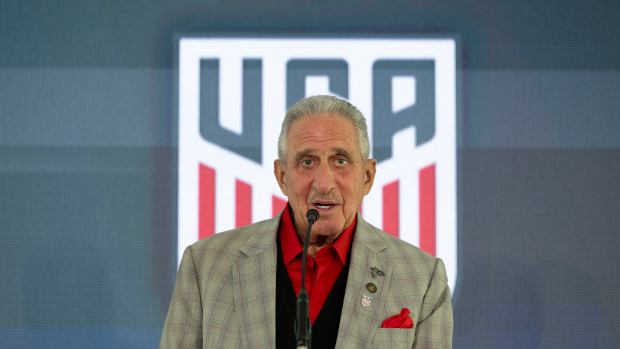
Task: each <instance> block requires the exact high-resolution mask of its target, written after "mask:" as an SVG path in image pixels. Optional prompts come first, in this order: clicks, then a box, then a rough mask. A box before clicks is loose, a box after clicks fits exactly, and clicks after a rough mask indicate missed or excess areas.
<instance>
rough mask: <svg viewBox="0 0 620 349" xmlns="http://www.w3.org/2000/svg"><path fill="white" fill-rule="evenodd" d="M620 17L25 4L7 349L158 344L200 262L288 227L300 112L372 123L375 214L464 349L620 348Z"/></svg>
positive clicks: (15, 123)
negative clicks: (231, 239) (295, 121)
mask: <svg viewBox="0 0 620 349" xmlns="http://www.w3.org/2000/svg"><path fill="white" fill-rule="evenodd" d="M618 13H620V3H618V2H617V1H598V2H595V3H591V2H588V1H570V2H522V1H519V2H517V1H514V2H502V3H497V2H488V3H484V2H471V3H467V4H465V3H463V2H462V1H448V2H443V3H431V2H428V1H418V2H400V1H397V2H389V3H384V2H371V1H338V2H323V1H321V2H291V1H268V2H255V1H229V2H218V1H208V2H207V1H205V2H191V1H176V2H174V3H172V2H170V3H168V2H164V1H150V2H143V1H132V2H128V3H121V2H109V1H108V2H96V1H92V2H82V1H64V2H62V4H51V3H48V2H44V1H30V2H17V1H15V2H14V1H3V2H2V4H0V198H1V200H0V348H153V347H156V346H157V345H158V341H159V336H160V334H161V327H162V326H163V321H164V317H165V314H166V311H167V308H168V303H169V301H170V296H171V293H172V288H173V284H174V278H175V274H176V268H177V265H178V264H177V263H178V260H179V258H180V255H179V251H182V250H183V249H184V248H185V247H186V246H187V245H188V244H190V243H192V242H193V241H196V240H197V239H200V238H204V237H206V236H209V235H211V234H214V233H217V232H219V231H222V230H225V229H229V228H233V227H235V226H239V225H244V224H247V223H250V222H252V221H256V220H260V219H264V218H268V217H271V216H272V215H274V214H275V213H277V211H278V210H279V209H280V208H281V207H282V206H283V204H284V201H283V200H284V197H283V196H282V194H281V193H280V192H279V190H278V188H277V186H276V183H275V180H273V179H272V175H271V174H270V173H271V166H272V163H273V160H274V159H275V157H276V137H277V133H278V131H279V126H280V122H281V120H282V118H283V115H284V112H285V110H286V108H287V107H288V106H290V105H291V104H292V103H293V102H294V101H295V100H297V99H299V98H301V97H303V96H306V95H311V94H317V93H321V94H331V95H336V96H340V97H343V98H346V99H348V100H350V101H351V102H353V103H354V104H356V105H357V106H359V107H360V109H361V110H362V112H364V114H365V115H366V116H367V118H368V122H369V131H370V136H371V154H372V156H373V157H375V158H376V159H377V160H378V171H379V173H378V177H377V182H376V183H375V187H374V189H373V192H372V193H371V195H369V196H368V197H367V198H366V199H365V201H364V204H363V207H362V211H363V212H362V213H363V215H364V217H366V218H367V219H368V220H369V221H371V222H372V223H373V224H375V225H377V226H379V227H381V228H383V229H385V230H386V231H388V232H389V233H391V234H393V235H396V236H399V237H400V238H402V239H405V240H407V241H410V242H411V243H413V244H416V245H418V246H420V247H421V248H422V249H424V250H426V251H428V252H430V253H432V254H435V255H437V256H439V257H441V258H442V259H444V260H445V261H446V267H447V270H448V275H449V277H450V286H451V288H452V294H453V306H454V315H455V329H454V347H455V348H617V347H620V333H619V332H618V328H620V277H619V273H618V270H619V269H620V257H619V256H620V254H618V253H616V250H617V249H618V248H620V136H619V135H620V112H619V110H620V93H619V91H620V72H619V68H620V43H619V41H618V38H619V37H620V26H618V24H617V23H618V20H619V18H618Z"/></svg>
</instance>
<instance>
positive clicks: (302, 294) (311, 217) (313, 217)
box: [295, 208, 319, 349]
mask: <svg viewBox="0 0 620 349" xmlns="http://www.w3.org/2000/svg"><path fill="white" fill-rule="evenodd" d="M306 219H307V220H308V227H307V228H306V238H305V239H304V250H303V252H302V256H301V287H300V288H299V296H298V297H297V317H296V320H295V321H296V326H295V327H296V331H295V337H296V339H297V349H310V345H311V342H312V328H311V326H310V316H309V315H310V314H309V303H310V301H309V300H308V293H307V292H306V258H308V257H307V254H308V242H309V241H310V230H311V229H312V225H313V224H314V222H316V221H317V220H318V219H319V212H318V211H317V210H315V209H313V208H311V209H309V210H308V212H306Z"/></svg>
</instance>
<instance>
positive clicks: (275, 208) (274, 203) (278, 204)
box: [271, 195, 286, 217]
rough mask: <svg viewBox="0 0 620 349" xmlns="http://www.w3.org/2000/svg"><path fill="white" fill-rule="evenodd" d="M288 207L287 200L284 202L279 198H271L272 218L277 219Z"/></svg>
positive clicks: (273, 196)
mask: <svg viewBox="0 0 620 349" xmlns="http://www.w3.org/2000/svg"><path fill="white" fill-rule="evenodd" d="M285 206H286V200H282V199H280V198H279V197H277V196H275V195H272V196H271V216H272V217H275V216H276V215H277V214H278V213H280V211H282V210H283V209H284V207H285Z"/></svg>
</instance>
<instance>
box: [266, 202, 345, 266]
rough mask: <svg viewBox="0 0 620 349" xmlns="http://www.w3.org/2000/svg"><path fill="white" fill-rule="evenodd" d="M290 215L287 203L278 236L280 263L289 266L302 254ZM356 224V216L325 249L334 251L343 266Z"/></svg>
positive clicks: (299, 241) (301, 247)
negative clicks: (280, 252) (329, 248)
mask: <svg viewBox="0 0 620 349" xmlns="http://www.w3.org/2000/svg"><path fill="white" fill-rule="evenodd" d="M291 213H292V209H291V206H290V204H289V203H287V204H286V207H285V208H284V211H283V212H282V216H281V218H280V226H279V227H278V236H279V239H280V245H281V247H282V261H283V262H284V264H285V265H287V264H289V262H291V261H292V260H294V259H295V258H297V257H298V256H299V255H300V254H301V253H302V252H303V243H302V241H301V238H300V237H299V235H297V231H296V230H295V224H294V223H293V216H292V214H291ZM356 224H357V216H356V217H355V218H354V219H353V222H352V223H351V224H350V225H349V226H348V227H347V228H345V230H344V231H343V232H342V233H341V234H340V235H339V236H338V238H336V240H335V241H333V242H332V243H331V244H330V245H329V246H326V247H325V248H327V247H331V248H333V249H334V250H336V253H337V254H338V257H339V258H340V261H341V262H342V264H343V265H344V264H346V262H347V255H348V254H349V250H350V249H351V242H352V241H353V234H354V233H355V227H356Z"/></svg>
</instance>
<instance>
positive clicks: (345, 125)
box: [285, 113, 362, 155]
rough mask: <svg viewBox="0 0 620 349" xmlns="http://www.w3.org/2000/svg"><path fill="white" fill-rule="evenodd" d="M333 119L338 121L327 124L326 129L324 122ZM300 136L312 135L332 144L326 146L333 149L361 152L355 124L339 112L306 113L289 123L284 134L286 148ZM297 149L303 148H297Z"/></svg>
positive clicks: (296, 141) (309, 136)
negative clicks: (322, 137)
mask: <svg viewBox="0 0 620 349" xmlns="http://www.w3.org/2000/svg"><path fill="white" fill-rule="evenodd" d="M334 119H336V120H338V122H337V123H336V124H332V125H329V126H330V127H328V128H327V129H326V128H325V123H326V122H329V121H330V120H334ZM313 133H314V134H313ZM321 136H325V138H324V139H321ZM300 137H301V138H302V139H304V138H308V139H313V137H314V138H315V139H316V140H319V141H324V142H326V143H331V144H332V145H333V146H331V147H328V148H332V149H333V150H334V151H344V150H346V151H347V152H348V153H360V154H361V153H362V149H361V146H360V135H359V131H358V130H357V128H356V127H355V124H354V123H353V121H352V120H350V119H349V118H347V117H345V116H342V115H339V114H330V113H321V114H308V115H304V116H301V117H299V118H298V119H296V120H295V121H294V122H293V123H292V124H291V125H290V128H289V130H288V132H287V135H286V139H285V142H286V148H287V150H288V149H289V148H290V146H291V144H292V143H298V142H300V141H301V140H300V139H299V138H300ZM326 145H327V144H326ZM297 151H305V150H302V149H297ZM290 155H295V154H290Z"/></svg>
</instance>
